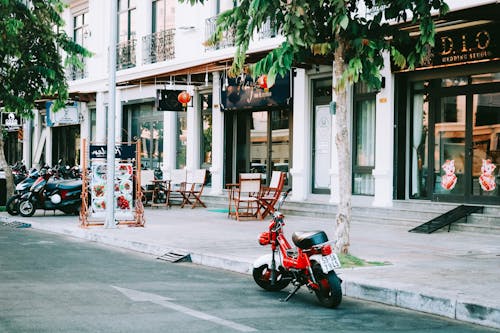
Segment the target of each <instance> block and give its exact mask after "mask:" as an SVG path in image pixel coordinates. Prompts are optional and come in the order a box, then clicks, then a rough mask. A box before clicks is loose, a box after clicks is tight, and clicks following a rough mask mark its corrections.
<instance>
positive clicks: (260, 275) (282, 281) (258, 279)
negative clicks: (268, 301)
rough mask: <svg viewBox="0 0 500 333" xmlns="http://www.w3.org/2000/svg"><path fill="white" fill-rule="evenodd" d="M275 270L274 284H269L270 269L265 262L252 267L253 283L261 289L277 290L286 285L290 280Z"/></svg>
mask: <svg viewBox="0 0 500 333" xmlns="http://www.w3.org/2000/svg"><path fill="white" fill-rule="evenodd" d="M275 272H276V281H275V283H274V284H271V270H270V269H269V266H268V265H267V264H265V265H262V266H260V267H256V268H254V269H253V273H252V275H253V279H254V281H255V283H257V284H258V285H259V287H261V288H262V289H265V290H267V291H279V290H281V289H283V288H285V287H286V286H288V284H290V281H291V280H290V279H288V278H286V277H285V276H284V274H283V273H282V272H280V271H275Z"/></svg>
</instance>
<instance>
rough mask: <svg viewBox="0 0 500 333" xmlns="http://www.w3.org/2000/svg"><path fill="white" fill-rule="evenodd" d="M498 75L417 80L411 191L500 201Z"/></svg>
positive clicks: (436, 197) (455, 199)
mask: <svg viewBox="0 0 500 333" xmlns="http://www.w3.org/2000/svg"><path fill="white" fill-rule="evenodd" d="M488 77H489V78H492V79H493V81H495V77H497V76H495V74H491V75H472V76H469V77H455V78H445V79H438V80H433V81H427V82H425V84H421V83H417V84H415V85H414V86H420V87H423V88H424V90H426V91H427V93H422V92H418V91H417V92H416V93H414V94H413V106H412V107H413V110H412V117H411V120H412V134H411V135H410V139H411V142H412V144H411V147H410V148H411V149H410V150H411V154H410V175H411V177H410V184H411V187H410V190H411V195H413V196H414V197H418V198H428V199H432V200H434V201H448V202H464V203H482V204H500V190H499V185H500V177H499V176H498V174H499V173H498V169H499V167H500V82H488V80H486V82H485V78H488Z"/></svg>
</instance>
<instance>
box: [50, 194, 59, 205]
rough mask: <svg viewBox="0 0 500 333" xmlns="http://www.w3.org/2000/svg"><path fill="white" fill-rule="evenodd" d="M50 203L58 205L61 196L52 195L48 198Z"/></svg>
mask: <svg viewBox="0 0 500 333" xmlns="http://www.w3.org/2000/svg"><path fill="white" fill-rule="evenodd" d="M50 201H51V202H52V203H53V204H54V205H57V204H58V203H61V196H60V195H59V194H54V195H53V196H51V197H50Z"/></svg>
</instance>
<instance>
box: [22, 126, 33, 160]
mask: <svg viewBox="0 0 500 333" xmlns="http://www.w3.org/2000/svg"><path fill="white" fill-rule="evenodd" d="M32 126H33V121H32V120H31V119H26V120H25V121H24V124H23V161H24V165H26V168H28V169H30V168H31V165H32V161H31V151H32V149H33V148H32V144H31V131H32Z"/></svg>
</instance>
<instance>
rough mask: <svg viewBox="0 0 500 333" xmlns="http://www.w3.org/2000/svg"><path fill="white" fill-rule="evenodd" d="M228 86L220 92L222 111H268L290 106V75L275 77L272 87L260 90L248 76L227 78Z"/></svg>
mask: <svg viewBox="0 0 500 333" xmlns="http://www.w3.org/2000/svg"><path fill="white" fill-rule="evenodd" d="M228 83H229V85H228V86H227V87H226V89H225V91H224V90H223V91H222V92H221V104H222V110H223V111H236V110H252V111H258V110H269V109H273V108H280V107H284V106H288V105H289V104H290V97H291V94H290V74H289V73H287V75H285V77H281V76H279V75H278V76H277V77H276V81H275V84H274V86H272V87H271V88H269V89H262V88H260V87H259V86H258V85H257V84H256V82H254V80H253V78H252V77H251V76H250V75H240V76H238V77H236V78H228Z"/></svg>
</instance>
